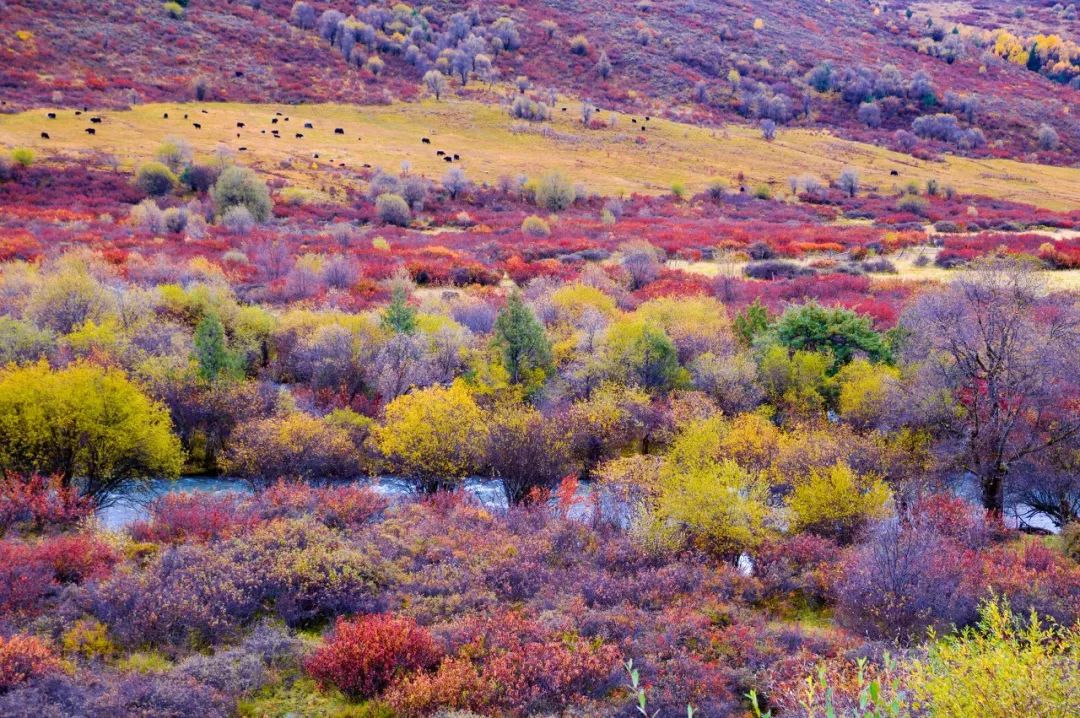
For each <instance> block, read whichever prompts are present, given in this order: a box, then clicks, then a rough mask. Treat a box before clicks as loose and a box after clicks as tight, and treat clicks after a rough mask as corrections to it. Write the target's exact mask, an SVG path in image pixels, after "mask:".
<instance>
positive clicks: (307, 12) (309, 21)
mask: <svg viewBox="0 0 1080 718" xmlns="http://www.w3.org/2000/svg"><path fill="white" fill-rule="evenodd" d="M289 22H291V23H292V24H293V25H296V26H297V27H299V28H301V29H304V30H311V29H312V28H314V27H315V8H313V7H311V5H309V4H308V3H306V2H304V0H296V2H294V3H293V6H292V10H291V11H290V12H289Z"/></svg>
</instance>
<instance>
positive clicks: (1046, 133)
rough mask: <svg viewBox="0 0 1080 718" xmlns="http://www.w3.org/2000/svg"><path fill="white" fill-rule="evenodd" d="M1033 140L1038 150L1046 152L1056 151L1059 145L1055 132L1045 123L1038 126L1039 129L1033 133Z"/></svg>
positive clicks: (1059, 141)
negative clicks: (1036, 143)
mask: <svg viewBox="0 0 1080 718" xmlns="http://www.w3.org/2000/svg"><path fill="white" fill-rule="evenodd" d="M1035 139H1036V141H1037V142H1038V143H1039V149H1040V150H1046V151H1048V152H1049V151H1052V150H1056V149H1057V148H1058V146H1059V145H1060V144H1061V140H1060V139H1059V138H1058V133H1057V130H1055V129H1054V128H1053V127H1051V126H1050V125H1047V124H1045V123H1044V124H1041V125H1039V129H1038V130H1037V131H1036V132H1035Z"/></svg>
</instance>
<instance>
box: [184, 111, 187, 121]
mask: <svg viewBox="0 0 1080 718" xmlns="http://www.w3.org/2000/svg"><path fill="white" fill-rule="evenodd" d="M184 119H185V120H186V119H187V113H186V112H185V113H184Z"/></svg>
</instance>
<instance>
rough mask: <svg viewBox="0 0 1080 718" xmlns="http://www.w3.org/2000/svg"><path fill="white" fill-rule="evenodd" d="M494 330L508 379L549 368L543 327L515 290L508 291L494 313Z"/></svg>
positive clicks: (548, 355)
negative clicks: (495, 314) (497, 314)
mask: <svg viewBox="0 0 1080 718" xmlns="http://www.w3.org/2000/svg"><path fill="white" fill-rule="evenodd" d="M494 333H495V337H494V339H493V340H492V344H493V345H494V346H495V348H496V349H498V350H499V351H500V352H501V353H502V360H503V366H504V367H505V368H506V370H507V372H508V373H509V374H510V381H511V383H514V384H517V383H520V382H522V381H523V380H525V379H526V378H528V375H529V374H531V373H533V372H535V371H537V370H540V371H542V372H545V373H546V372H547V371H548V369H550V368H551V343H550V342H549V341H548V338H547V334H546V333H545V331H544V327H543V325H542V324H540V322H539V321H538V320H537V319H536V316H535V315H534V314H533V313H532V310H530V309H529V308H528V307H527V306H525V302H523V301H521V295H520V294H518V293H517V292H515V293H513V294H512V295H510V299H509V301H507V303H506V306H505V307H503V309H502V310H501V311H500V312H499V316H498V317H496V319H495V329H494Z"/></svg>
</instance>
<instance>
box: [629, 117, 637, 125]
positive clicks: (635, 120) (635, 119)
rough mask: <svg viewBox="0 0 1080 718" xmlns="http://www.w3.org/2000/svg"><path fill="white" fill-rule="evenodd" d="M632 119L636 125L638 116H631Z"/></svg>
mask: <svg viewBox="0 0 1080 718" xmlns="http://www.w3.org/2000/svg"><path fill="white" fill-rule="evenodd" d="M630 121H631V122H632V123H634V124H635V125H636V124H637V118H636V117H631V118H630Z"/></svg>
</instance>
